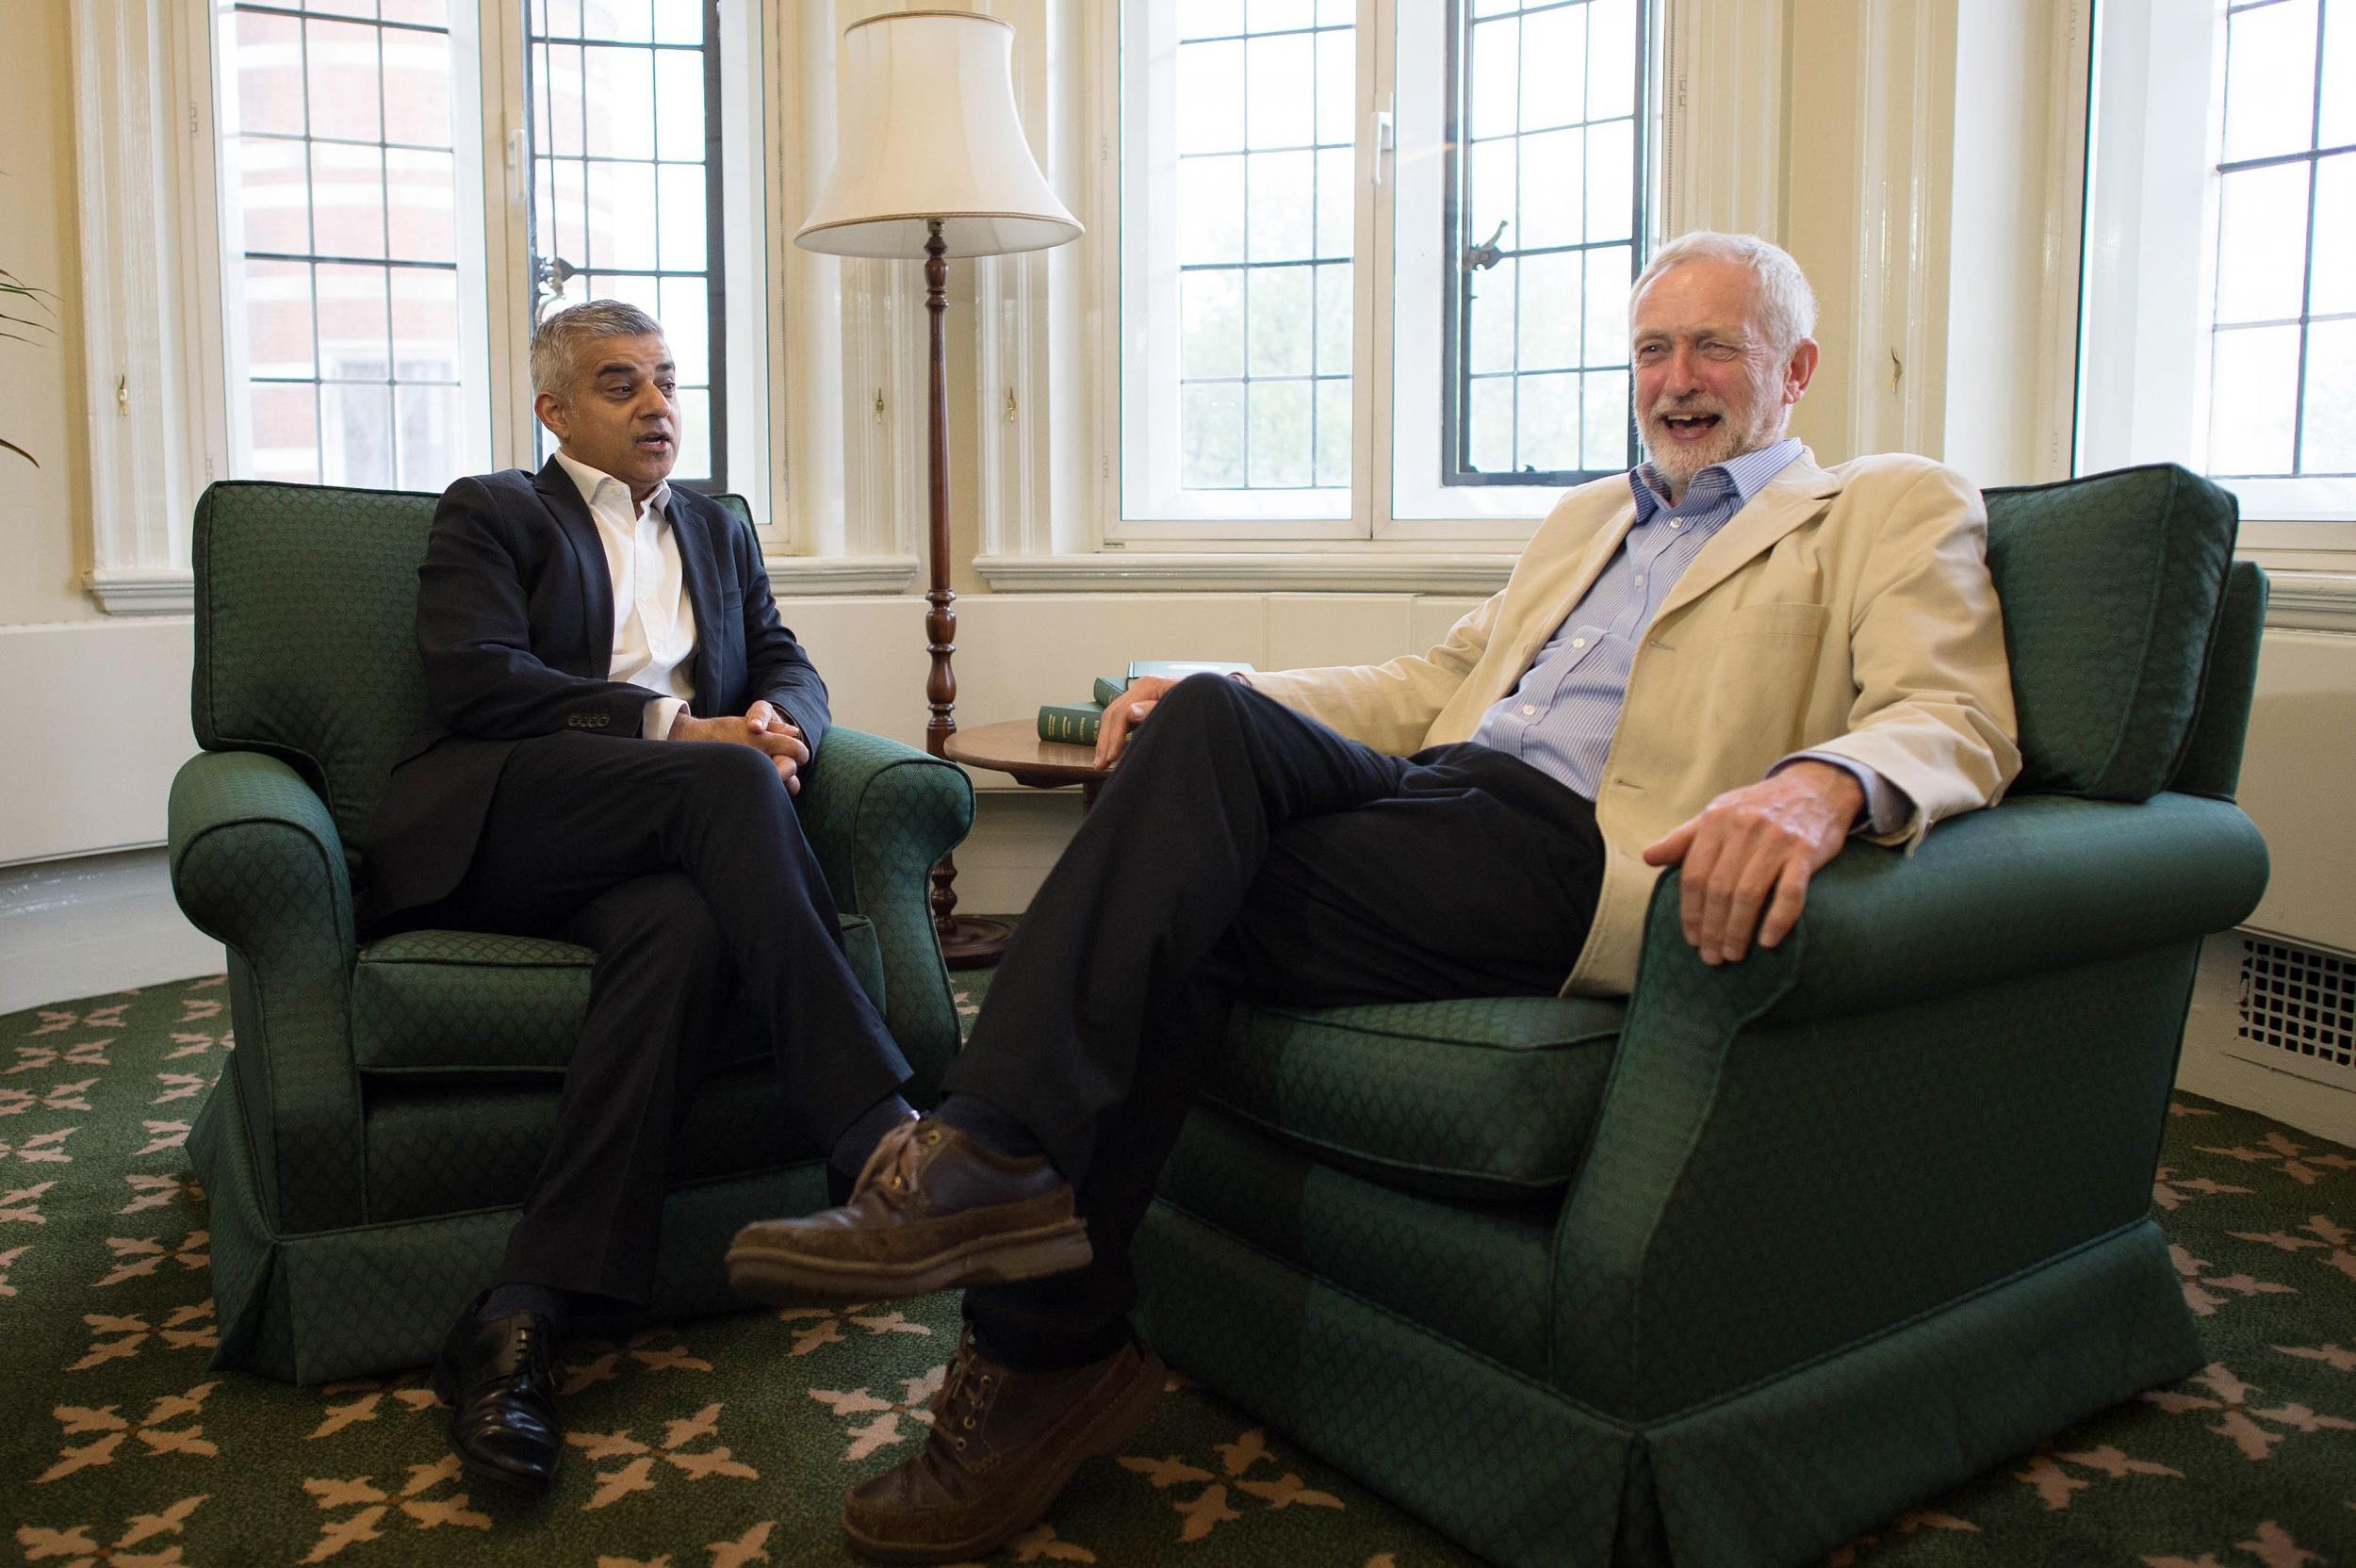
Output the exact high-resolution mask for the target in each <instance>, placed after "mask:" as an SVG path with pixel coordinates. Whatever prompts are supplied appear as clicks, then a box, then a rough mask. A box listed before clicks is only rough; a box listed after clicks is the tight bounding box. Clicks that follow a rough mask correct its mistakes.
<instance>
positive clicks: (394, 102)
mask: <svg viewBox="0 0 2356 1568" xmlns="http://www.w3.org/2000/svg"><path fill="white" fill-rule="evenodd" d="M384 139H385V140H387V141H399V142H406V143H408V144H409V145H411V146H416V147H448V146H449V145H450V40H449V39H448V38H447V37H445V36H444V35H442V34H440V33H417V32H410V31H407V30H405V29H387V30H386V31H385V34H384Z"/></svg>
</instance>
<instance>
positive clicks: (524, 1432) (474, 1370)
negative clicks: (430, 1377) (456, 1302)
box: [434, 1297, 564, 1492]
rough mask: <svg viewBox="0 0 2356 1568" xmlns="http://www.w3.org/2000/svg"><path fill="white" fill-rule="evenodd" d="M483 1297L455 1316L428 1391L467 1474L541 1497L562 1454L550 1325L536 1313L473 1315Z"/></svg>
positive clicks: (562, 1430) (554, 1348)
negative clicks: (446, 1409) (444, 1410)
mask: <svg viewBox="0 0 2356 1568" xmlns="http://www.w3.org/2000/svg"><path fill="white" fill-rule="evenodd" d="M482 1306H483V1298H482V1297H477V1298H475V1299H474V1301H473V1303H472V1304H471V1305H469V1306H468V1307H467V1308H466V1311H465V1312H464V1313H462V1314H460V1315H459V1318H458V1321H457V1322H456V1323H455V1324H453V1325H451V1327H450V1334H449V1337H447V1338H445V1339H444V1340H443V1341H442V1354H441V1358H440V1359H439V1360H438V1361H436V1362H435V1363H434V1393H435V1394H436V1395H438V1396H439V1397H441V1400H442V1402H443V1403H444V1404H446V1405H448V1406H450V1447H451V1449H452V1450H453V1451H455V1452H456V1453H457V1455H458V1459H459V1462H461V1463H463V1464H464V1465H465V1466H466V1469H467V1470H468V1471H469V1472H470V1473H472V1474H474V1475H477V1476H481V1477H483V1478H485V1479H488V1480H495V1481H501V1482H504V1483H506V1484H508V1485H511V1486H519V1487H525V1488H528V1489H530V1490H532V1491H534V1492H545V1491H547V1490H548V1483H549V1482H551V1481H552V1480H554V1479H555V1478H556V1465H557V1462H558V1461H559V1460H561V1459H563V1458H564V1427H563V1426H562V1425H561V1424H560V1423H559V1422H558V1421H557V1419H556V1373H555V1369H554V1361H553V1356H554V1353H555V1350H556V1344H555V1340H556V1326H555V1325H554V1324H553V1323H551V1322H550V1321H549V1320H548V1318H546V1317H543V1316H541V1315H539V1314H538V1313H536V1312H518V1313H511V1314H509V1315H507V1316H505V1317H494V1318H490V1319H487V1320H485V1319H483V1318H480V1317H478V1316H476V1313H477V1312H478V1311H480V1310H481V1308H482Z"/></svg>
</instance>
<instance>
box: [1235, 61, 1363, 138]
mask: <svg viewBox="0 0 2356 1568" xmlns="http://www.w3.org/2000/svg"><path fill="white" fill-rule="evenodd" d="M1342 36H1344V37H1348V36H1349V35H1348V34H1344V35H1342ZM1244 48H1245V57H1244V95H1245V97H1246V99H1247V100H1248V104H1249V106H1248V109H1247V112H1246V114H1245V117H1244V129H1245V132H1246V137H1247V142H1248V144H1249V145H1250V146H1252V147H1306V146H1308V145H1310V144H1311V143H1312V142H1313V141H1314V140H1315V139H1316V128H1315V123H1314V121H1313V118H1312V117H1313V115H1314V114H1315V111H1316V107H1317V104H1316V97H1317V53H1316V48H1315V45H1314V44H1313V43H1312V42H1311V41H1310V38H1309V36H1308V35H1307V34H1305V33H1285V34H1284V35H1282V36H1280V37H1276V38H1254V39H1252V40H1251V41H1249V42H1247V43H1246V44H1245V45H1244Z"/></svg>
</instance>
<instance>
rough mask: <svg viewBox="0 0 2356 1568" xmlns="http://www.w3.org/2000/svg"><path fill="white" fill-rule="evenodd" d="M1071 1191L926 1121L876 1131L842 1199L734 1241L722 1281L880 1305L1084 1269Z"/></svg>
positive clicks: (766, 1292)
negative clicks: (873, 1143)
mask: <svg viewBox="0 0 2356 1568" xmlns="http://www.w3.org/2000/svg"><path fill="white" fill-rule="evenodd" d="M1090 1256H1092V1253H1091V1252H1090V1250H1089V1248H1088V1227H1087V1226H1086V1225H1084V1224H1082V1223H1081V1221H1080V1219H1079V1217H1078V1216H1077V1215H1075V1214H1074V1213H1073V1212H1072V1184H1071V1183H1069V1182H1067V1181H1065V1180H1064V1179H1063V1178H1062V1177H1061V1176H1058V1175H1057V1174H1055V1167H1054V1166H1052V1165H1050V1164H1048V1163H1047V1161H1046V1160H1044V1159H1042V1158H1040V1157H1039V1156H1038V1155H1036V1154H1034V1155H1032V1156H1030V1157H1029V1158H1027V1159H1016V1158H1012V1157H1010V1156H1007V1155H1005V1154H1001V1153H998V1152H996V1151H994V1150H992V1149H990V1147H988V1146H987V1145H985V1144H983V1143H982V1142H981V1141H980V1140H978V1139H975V1138H972V1137H968V1136H967V1135H965V1134H964V1133H961V1132H959V1131H958V1130H957V1128H955V1127H952V1126H950V1125H949V1124H948V1123H946V1122H944V1121H941V1119H938V1118H935V1117H924V1118H923V1119H919V1120H915V1121H904V1122H902V1123H900V1125H899V1126H897V1127H894V1128H893V1129H892V1131H891V1132H889V1133H886V1134H885V1135H883V1141H882V1142H880V1143H878V1144H877V1145H876V1146H875V1153H874V1154H872V1155H870V1156H869V1157H868V1160H867V1165H866V1167H865V1168H863V1169H861V1170H860V1171H859V1184H858V1185H856V1186H854V1187H853V1188H852V1189H851V1199H850V1201H849V1202H847V1203H844V1204H843V1206H842V1207H840V1208H833V1209H821V1210H820V1211H819V1212H818V1213H816V1214H813V1215H804V1216H801V1217H789V1218H785V1219H763V1220H760V1221H757V1222H756V1223H754V1224H751V1225H747V1226H745V1227H744V1229H743V1230H742V1231H739V1232H738V1233H736V1240H735V1241H734V1242H733V1243H732V1244H731V1245H730V1246H729V1248H728V1283H730V1284H731V1285H733V1286H735V1287H736V1289H737V1291H738V1292H739V1293H740V1294H742V1295H744V1296H749V1297H752V1298H754V1299H756V1300H761V1301H773V1302H776V1303H777V1304H779V1305H784V1306H807V1305H813V1304H819V1303H826V1304H833V1303H838V1302H845V1301H889V1300H893V1299H898V1298H900V1297H903V1296H922V1295H924V1294H925V1293H926V1292H928V1291H935V1290H946V1289H948V1288H950V1287H951V1286H957V1285H979V1284H1003V1283H1006V1282H1011V1281H1015V1280H1032V1279H1037V1278H1039V1276H1041V1275H1045V1274H1061V1273H1065V1272H1068V1271H1069V1270H1072V1269H1074V1268H1081V1267H1085V1266H1087V1264H1088V1259H1089V1258H1090Z"/></svg>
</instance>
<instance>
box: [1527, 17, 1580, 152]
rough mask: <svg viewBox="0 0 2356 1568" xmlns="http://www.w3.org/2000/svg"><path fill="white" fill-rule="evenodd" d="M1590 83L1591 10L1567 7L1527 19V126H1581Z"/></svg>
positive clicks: (1530, 127)
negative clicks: (1589, 16) (1588, 13)
mask: <svg viewBox="0 0 2356 1568" xmlns="http://www.w3.org/2000/svg"><path fill="white" fill-rule="evenodd" d="M1586 86H1587V8H1585V7H1584V6H1564V7H1562V8H1559V9H1556V10H1550V11H1540V12H1539V13H1538V14H1537V15H1535V16H1533V17H1530V18H1529V19H1527V20H1526V21H1524V22H1523V23H1522V82H1521V111H1522V112H1521V122H1522V127H1523V128H1524V129H1525V130H1537V129H1540V128H1543V127H1545V126H1547V125H1576V124H1578V123H1579V122H1580V121H1581V120H1584V119H1585V118H1586V117H1587V116H1586V107H1587V105H1586V91H1585V89H1586Z"/></svg>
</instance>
